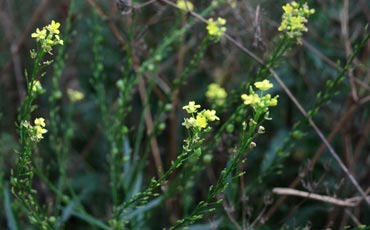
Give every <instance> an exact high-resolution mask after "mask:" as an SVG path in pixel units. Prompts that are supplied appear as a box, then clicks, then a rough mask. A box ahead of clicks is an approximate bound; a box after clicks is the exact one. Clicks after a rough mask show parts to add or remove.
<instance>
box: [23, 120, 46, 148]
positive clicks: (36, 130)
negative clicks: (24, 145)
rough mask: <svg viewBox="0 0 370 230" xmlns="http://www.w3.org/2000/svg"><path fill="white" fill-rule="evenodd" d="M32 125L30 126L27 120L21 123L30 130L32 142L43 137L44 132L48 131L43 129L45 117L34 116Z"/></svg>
mask: <svg viewBox="0 0 370 230" xmlns="http://www.w3.org/2000/svg"><path fill="white" fill-rule="evenodd" d="M34 124H35V125H34V126H32V125H31V124H30V123H29V122H28V121H24V122H23V123H22V125H23V126H24V127H25V128H27V129H28V130H29V131H30V136H31V140H32V141H34V142H39V141H40V140H41V139H43V138H44V136H43V135H44V134H45V133H47V132H48V130H47V129H45V126H46V124H45V119H44V118H42V117H39V118H36V119H35V121H34Z"/></svg>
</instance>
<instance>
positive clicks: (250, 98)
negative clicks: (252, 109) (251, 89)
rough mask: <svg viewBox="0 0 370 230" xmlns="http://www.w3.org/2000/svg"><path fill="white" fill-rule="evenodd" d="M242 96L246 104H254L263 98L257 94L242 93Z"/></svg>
mask: <svg viewBox="0 0 370 230" xmlns="http://www.w3.org/2000/svg"><path fill="white" fill-rule="evenodd" d="M241 98H242V100H243V101H244V104H245V105H254V104H256V103H258V102H260V100H261V99H260V98H259V96H258V95H257V94H252V95H247V94H242V96H241Z"/></svg>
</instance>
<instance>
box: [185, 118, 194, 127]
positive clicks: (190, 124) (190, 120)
mask: <svg viewBox="0 0 370 230" xmlns="http://www.w3.org/2000/svg"><path fill="white" fill-rule="evenodd" d="M182 125H183V126H185V127H186V128H187V129H189V128H193V127H194V126H195V118H194V117H189V118H185V119H184V122H183V123H182Z"/></svg>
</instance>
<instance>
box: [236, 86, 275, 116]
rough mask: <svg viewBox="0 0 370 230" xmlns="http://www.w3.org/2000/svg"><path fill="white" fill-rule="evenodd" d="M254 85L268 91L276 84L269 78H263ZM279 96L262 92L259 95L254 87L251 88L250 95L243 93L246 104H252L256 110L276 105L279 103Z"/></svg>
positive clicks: (242, 96)
mask: <svg viewBox="0 0 370 230" xmlns="http://www.w3.org/2000/svg"><path fill="white" fill-rule="evenodd" d="M254 86H255V87H256V88H257V89H259V90H261V91H266V90H269V89H271V88H272V87H273V86H274V85H273V84H272V83H271V82H270V81H269V80H263V81H258V82H255V83H254ZM278 97H279V96H275V97H272V96H271V94H266V95H262V93H261V94H260V95H258V94H257V93H255V92H254V90H253V89H252V87H251V88H250V90H249V94H248V95H247V94H242V95H241V98H242V100H243V102H244V104H245V105H251V106H252V107H253V108H254V109H255V110H257V109H263V110H266V109H267V107H271V106H276V105H277V103H278V100H277V99H278Z"/></svg>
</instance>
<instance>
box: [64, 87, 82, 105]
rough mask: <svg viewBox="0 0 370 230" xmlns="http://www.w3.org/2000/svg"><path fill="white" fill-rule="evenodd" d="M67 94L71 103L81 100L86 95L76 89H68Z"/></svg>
mask: <svg viewBox="0 0 370 230" xmlns="http://www.w3.org/2000/svg"><path fill="white" fill-rule="evenodd" d="M67 95H68V98H69V101H70V102H71V103H75V102H77V101H81V100H82V99H84V97H85V95H84V94H83V93H82V92H80V91H78V90H74V89H67Z"/></svg>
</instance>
